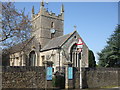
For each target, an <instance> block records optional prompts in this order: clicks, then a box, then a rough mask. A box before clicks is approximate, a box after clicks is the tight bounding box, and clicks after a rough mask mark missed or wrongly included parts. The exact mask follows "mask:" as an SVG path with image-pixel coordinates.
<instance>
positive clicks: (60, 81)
mask: <svg viewBox="0 0 120 90" xmlns="http://www.w3.org/2000/svg"><path fill="white" fill-rule="evenodd" d="M52 84H53V87H59V88H65V77H64V76H61V75H56V76H55V77H53V79H52Z"/></svg>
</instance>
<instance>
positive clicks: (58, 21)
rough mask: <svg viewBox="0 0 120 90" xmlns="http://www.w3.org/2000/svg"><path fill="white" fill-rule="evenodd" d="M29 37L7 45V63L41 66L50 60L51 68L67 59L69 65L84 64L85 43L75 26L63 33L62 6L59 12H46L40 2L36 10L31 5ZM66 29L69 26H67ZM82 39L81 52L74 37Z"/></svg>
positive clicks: (85, 54) (85, 60)
mask: <svg viewBox="0 0 120 90" xmlns="http://www.w3.org/2000/svg"><path fill="white" fill-rule="evenodd" d="M31 23H32V32H31V33H32V37H31V38H30V39H29V40H26V41H24V42H23V43H20V44H18V45H15V46H13V47H12V48H11V49H10V56H9V61H10V66H44V62H45V61H48V62H51V63H52V66H53V68H54V71H57V70H59V69H61V68H63V67H64V63H65V62H67V61H69V62H71V63H72V66H73V67H80V59H81V60H82V67H88V47H87V45H86V44H85V42H84V41H83V39H82V38H81V37H80V35H79V34H78V32H77V31H76V30H75V31H73V32H72V33H69V34H67V35H64V6H63V5H62V6H61V12H60V14H59V15H55V13H52V12H48V11H47V9H46V8H45V7H44V2H41V6H40V11H39V12H38V13H37V14H35V13H34V7H33V8H32V20H31ZM67 30H69V28H68V29H67ZM79 39H81V40H82V41H83V43H84V45H83V50H82V55H80V53H79V52H78V51H77V43H78V40H79Z"/></svg>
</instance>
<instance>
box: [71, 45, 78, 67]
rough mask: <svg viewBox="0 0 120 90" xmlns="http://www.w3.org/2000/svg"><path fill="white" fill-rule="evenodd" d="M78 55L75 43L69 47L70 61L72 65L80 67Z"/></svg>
mask: <svg viewBox="0 0 120 90" xmlns="http://www.w3.org/2000/svg"><path fill="white" fill-rule="evenodd" d="M79 55H80V53H79V52H77V45H76V43H75V44H73V46H72V47H71V49H70V61H71V62H72V63H73V66H74V67H80V60H79Z"/></svg>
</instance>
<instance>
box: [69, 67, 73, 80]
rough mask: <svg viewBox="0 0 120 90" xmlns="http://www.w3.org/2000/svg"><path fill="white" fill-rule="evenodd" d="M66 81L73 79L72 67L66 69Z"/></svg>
mask: <svg viewBox="0 0 120 90" xmlns="http://www.w3.org/2000/svg"><path fill="white" fill-rule="evenodd" d="M68 79H73V67H68Z"/></svg>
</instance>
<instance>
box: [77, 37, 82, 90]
mask: <svg viewBox="0 0 120 90" xmlns="http://www.w3.org/2000/svg"><path fill="white" fill-rule="evenodd" d="M83 45H84V43H83V41H82V39H79V40H78V43H77V51H78V52H79V53H81V60H80V89H82V69H81V67H82V48H83Z"/></svg>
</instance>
